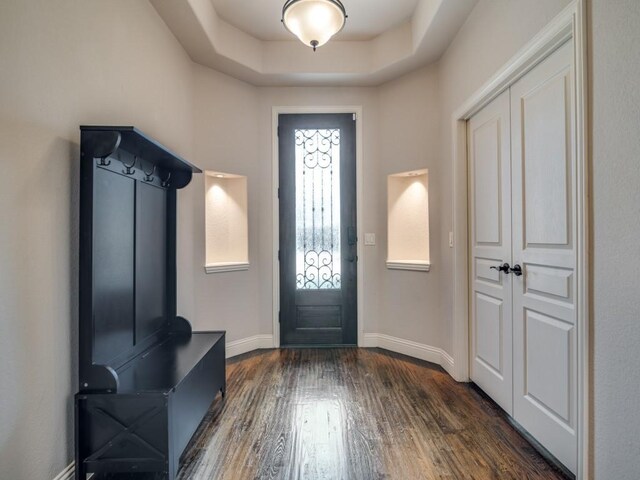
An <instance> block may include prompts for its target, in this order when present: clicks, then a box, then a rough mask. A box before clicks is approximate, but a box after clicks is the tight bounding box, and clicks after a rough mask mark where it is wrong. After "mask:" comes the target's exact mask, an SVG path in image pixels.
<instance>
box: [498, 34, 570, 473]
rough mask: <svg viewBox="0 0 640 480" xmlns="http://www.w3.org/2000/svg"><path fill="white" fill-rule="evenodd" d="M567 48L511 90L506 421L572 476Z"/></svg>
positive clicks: (568, 63)
mask: <svg viewBox="0 0 640 480" xmlns="http://www.w3.org/2000/svg"><path fill="white" fill-rule="evenodd" d="M574 103H575V99H574V89H573V46H572V43H571V42H568V43H567V44H565V45H563V46H562V47H560V48H559V49H558V50H557V51H556V52H554V53H553V54H552V55H551V56H549V57H548V58H547V59H546V60H544V61H543V62H542V63H540V64H539V65H538V66H536V67H535V68H534V69H533V70H532V71H531V72H529V73H528V74H527V75H525V76H524V77H523V78H522V79H521V80H519V81H518V82H517V83H516V84H514V85H513V87H512V88H511V127H512V128H511V132H512V133H511V146H512V150H511V160H512V175H513V176H512V184H513V262H514V264H518V265H520V266H521V267H522V270H523V272H524V274H523V275H522V276H519V277H514V276H511V277H512V281H513V309H514V316H513V322H514V323H513V328H514V345H513V359H514V418H515V419H516V421H517V422H518V423H520V424H521V425H522V426H523V427H524V428H525V429H526V430H528V431H529V432H530V433H531V434H532V435H533V436H534V437H535V438H536V439H537V440H538V441H539V442H540V443H541V444H542V445H543V446H544V447H546V448H547V449H548V450H549V451H550V452H551V453H552V454H553V455H554V456H555V457H556V458H557V459H558V460H560V461H561V462H562V463H563V464H564V465H565V466H567V467H568V468H569V469H570V470H571V471H572V472H576V464H577V441H576V422H577V415H576V413H577V412H576V408H577V397H576V375H577V367H576V360H577V357H576V306H575V302H576V293H577V291H576V281H575V273H576V265H577V262H576V245H575V239H576V235H577V230H576V182H575V179H576V157H575V142H574V138H575V136H574V130H575V120H574V111H575V109H574Z"/></svg>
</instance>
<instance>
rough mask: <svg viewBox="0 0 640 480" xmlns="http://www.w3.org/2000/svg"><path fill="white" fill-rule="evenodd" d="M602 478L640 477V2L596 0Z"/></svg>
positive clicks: (596, 333)
mask: <svg viewBox="0 0 640 480" xmlns="http://www.w3.org/2000/svg"><path fill="white" fill-rule="evenodd" d="M590 3H591V22H590V23H591V70H592V75H591V82H592V85H591V86H592V94H591V99H592V113H593V137H592V148H593V149H592V156H593V166H592V176H593V187H592V188H593V247H594V248H593V273H594V279H593V346H594V353H593V361H594V373H593V378H594V388H595V391H594V405H593V407H594V412H593V414H594V418H593V419H594V434H595V445H594V446H595V459H594V461H595V472H596V478H597V479H602V480H606V479H616V480H635V479H638V478H640V435H638V432H640V413H639V409H638V404H639V402H638V400H639V399H640V361H639V358H640V357H639V355H640V343H639V342H640V294H639V293H640V290H639V288H638V282H637V279H636V272H638V271H640V135H639V134H638V129H639V128H640V81H639V80H638V79H640V2H638V1H637V0H616V1H611V0H592V1H591V2H590Z"/></svg>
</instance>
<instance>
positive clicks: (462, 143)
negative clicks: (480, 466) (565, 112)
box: [452, 0, 591, 479]
mask: <svg viewBox="0 0 640 480" xmlns="http://www.w3.org/2000/svg"><path fill="white" fill-rule="evenodd" d="M585 32H586V11H585V0H574V1H572V2H571V3H570V4H569V5H568V6H567V7H566V8H565V9H564V10H563V11H562V12H560V14H559V15H558V16H557V17H555V18H554V19H553V20H552V21H551V23H549V24H548V25H547V26H546V27H545V28H543V29H542V31H541V32H540V33H538V35H536V36H535V37H534V38H533V39H532V40H531V41H530V42H529V43H528V44H527V45H525V47H524V48H523V49H521V50H520V51H519V52H518V53H517V54H516V55H515V56H514V57H513V58H512V59H511V60H510V61H509V62H507V64H506V65H504V66H503V67H502V68H501V69H500V70H499V71H498V72H497V73H496V74H495V75H494V76H493V77H492V78H491V79H490V80H489V81H488V82H487V83H486V84H485V85H484V86H483V87H482V88H480V89H479V90H478V91H477V92H476V93H475V94H473V95H472V96H471V97H470V98H469V99H468V100H467V101H466V102H464V103H463V104H462V105H461V106H460V108H458V109H457V110H456V111H455V113H454V114H453V116H452V142H453V150H452V151H453V155H452V161H453V165H452V169H453V179H452V183H453V185H452V187H453V189H452V190H453V219H452V221H453V230H454V238H455V243H454V253H453V260H454V262H453V309H454V312H453V358H454V361H455V362H454V365H455V368H454V369H453V370H452V376H453V377H454V378H455V379H456V380H458V381H461V382H464V381H468V380H469V278H468V275H469V255H468V249H469V239H468V233H467V231H468V198H467V185H468V175H467V173H468V172H467V129H466V124H467V120H468V119H469V118H471V117H472V116H473V115H474V114H475V113H477V112H478V111H480V110H481V109H482V108H483V107H484V106H485V105H487V104H488V103H489V102H491V101H492V100H493V99H494V98H496V97H497V96H498V95H500V94H501V93H502V92H504V91H505V90H506V89H507V88H509V87H510V86H511V85H513V84H514V83H515V82H516V81H517V80H518V79H520V78H521V77H522V76H523V75H525V74H526V73H527V72H528V71H530V70H531V69H532V68H533V67H534V66H535V65H537V64H538V63H539V62H540V61H542V60H543V59H544V58H546V57H547V56H548V55H549V54H550V53H552V52H553V51H555V50H556V49H557V48H558V47H559V46H560V45H562V44H563V43H565V42H566V41H567V40H569V39H573V43H574V58H575V82H576V84H575V88H576V135H577V138H576V159H577V166H578V169H577V172H576V173H577V177H578V178H577V185H578V192H577V197H578V204H577V206H576V207H577V212H578V214H577V215H578V218H577V222H578V233H579V235H578V237H579V238H578V239H576V240H577V254H578V277H577V280H576V281H577V285H578V298H577V299H576V307H577V309H578V312H577V315H578V324H577V327H578V328H577V348H578V379H577V380H578V410H579V411H578V419H579V424H578V472H577V476H576V478H577V479H588V478H590V473H591V472H590V463H589V458H590V454H591V445H590V442H589V435H590V433H589V432H590V414H589V412H590V403H589V394H590V391H591V385H590V369H589V368H590V367H589V365H590V358H591V355H590V351H589V341H590V340H589V338H590V325H591V317H590V310H589V288H590V281H589V279H590V275H589V253H588V252H589V246H588V240H589V225H588V218H589V197H588V192H589V187H588V185H589V179H588V158H589V151H588V141H587V132H588V111H587V109H588V97H587V72H588V70H587V50H586V49H587V42H586V35H585Z"/></svg>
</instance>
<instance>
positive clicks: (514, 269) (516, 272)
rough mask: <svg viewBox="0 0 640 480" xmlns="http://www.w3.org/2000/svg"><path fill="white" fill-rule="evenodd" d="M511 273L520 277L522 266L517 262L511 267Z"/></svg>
mask: <svg viewBox="0 0 640 480" xmlns="http://www.w3.org/2000/svg"><path fill="white" fill-rule="evenodd" d="M511 273H513V274H514V275H515V276H516V277H520V276H521V275H522V267H521V266H520V265H518V264H516V265H514V266H513V267H511Z"/></svg>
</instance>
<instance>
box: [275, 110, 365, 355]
mask: <svg viewBox="0 0 640 480" xmlns="http://www.w3.org/2000/svg"><path fill="white" fill-rule="evenodd" d="M355 131H356V129H355V120H354V116H353V115H352V114H331V115H325V114H317V115H315V114H314V115H280V117H279V128H278V134H279V144H280V191H279V196H280V343H281V345H355V344H357V321H356V318H357V261H358V258H357V245H356V244H357V234H356V147H355Z"/></svg>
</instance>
